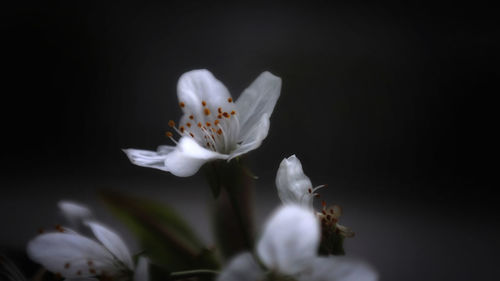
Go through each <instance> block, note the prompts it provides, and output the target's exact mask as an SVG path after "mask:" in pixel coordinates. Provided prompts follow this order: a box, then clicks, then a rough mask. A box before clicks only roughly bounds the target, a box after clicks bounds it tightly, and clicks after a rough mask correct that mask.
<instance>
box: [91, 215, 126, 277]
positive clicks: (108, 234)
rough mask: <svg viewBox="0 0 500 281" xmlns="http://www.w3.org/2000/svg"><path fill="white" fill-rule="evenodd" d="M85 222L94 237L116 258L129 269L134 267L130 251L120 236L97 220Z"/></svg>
mask: <svg viewBox="0 0 500 281" xmlns="http://www.w3.org/2000/svg"><path fill="white" fill-rule="evenodd" d="M86 224H87V225H88V226H89V227H90V229H92V232H93V233H94V235H95V237H96V238H97V239H98V240H99V241H100V242H101V243H102V244H103V245H104V247H106V249H108V250H109V251H110V252H111V253H112V254H113V255H114V256H115V257H116V258H117V259H118V260H120V261H121V262H123V263H124V264H125V265H126V266H127V267H128V268H129V269H133V268H134V262H133V261H132V256H131V255H130V251H129V249H128V248H127V246H126V245H125V242H123V240H122V238H121V237H120V236H119V235H118V234H116V233H115V232H114V231H112V230H111V229H109V228H107V227H105V226H103V225H102V224H100V223H97V222H91V221H88V222H86Z"/></svg>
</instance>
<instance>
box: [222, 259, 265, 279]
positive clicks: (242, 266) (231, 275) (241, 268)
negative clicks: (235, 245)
mask: <svg viewBox="0 0 500 281" xmlns="http://www.w3.org/2000/svg"><path fill="white" fill-rule="evenodd" d="M263 277H264V273H263V272H262V270H261V269H260V267H259V265H258V264H257V262H255V259H254V258H253V256H252V254H250V253H248V252H247V253H243V254H239V255H238V256H236V257H234V258H233V259H232V260H231V261H230V262H229V264H228V266H227V267H226V268H225V269H224V270H223V271H222V272H221V274H219V276H218V277H217V281H259V280H264V278H263Z"/></svg>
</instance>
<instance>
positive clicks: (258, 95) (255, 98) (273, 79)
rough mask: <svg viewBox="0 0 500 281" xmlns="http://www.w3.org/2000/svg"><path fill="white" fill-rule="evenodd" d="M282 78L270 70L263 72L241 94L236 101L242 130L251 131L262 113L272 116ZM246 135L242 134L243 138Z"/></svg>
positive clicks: (243, 131) (243, 132)
mask: <svg viewBox="0 0 500 281" xmlns="http://www.w3.org/2000/svg"><path fill="white" fill-rule="evenodd" d="M280 91H281V78H279V77H277V76H274V75H273V74H271V73H270V72H267V71H266V72H263V73H262V74H260V75H259V77H257V79H255V81H254V82H253V83H252V84H251V85H250V86H249V87H248V88H247V89H246V90H245V91H243V93H242V94H241V96H240V97H239V98H238V100H237V101H236V106H237V111H238V113H239V119H240V128H241V130H240V132H242V134H245V132H248V131H251V130H252V127H253V126H255V125H256V124H257V123H258V122H259V119H260V117H261V116H262V115H264V114H267V116H269V117H271V113H272V112H273V109H274V106H275V105H276V101H277V100H278V98H279V96H280ZM245 137H246V136H245V135H242V139H240V141H241V140H243V139H244V138H245Z"/></svg>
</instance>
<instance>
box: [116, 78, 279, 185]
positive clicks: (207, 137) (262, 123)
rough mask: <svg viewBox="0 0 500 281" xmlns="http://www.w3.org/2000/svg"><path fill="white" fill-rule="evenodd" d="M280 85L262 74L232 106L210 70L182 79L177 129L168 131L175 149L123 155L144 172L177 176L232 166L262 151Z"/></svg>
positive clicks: (180, 81) (179, 86) (167, 148)
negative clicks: (215, 164) (223, 163)
mask: <svg viewBox="0 0 500 281" xmlns="http://www.w3.org/2000/svg"><path fill="white" fill-rule="evenodd" d="M280 90H281V79H280V78H279V77H277V76H274V75H273V74H271V73H270V72H267V71H266V72H263V73H262V74H260V75H259V77H257V79H256V80H255V81H254V82H253V83H252V84H251V85H250V86H249V87H248V88H247V89H246V90H245V91H243V93H242V94H241V96H240V97H239V98H238V100H237V101H236V102H234V101H233V99H232V97H231V95H230V94H229V91H228V90H227V89H226V87H225V86H224V84H222V83H221V82H220V81H219V80H217V79H216V78H215V77H214V76H213V75H212V73H211V72H210V71H208V70H193V71H190V72H187V73H184V74H183V75H182V76H181V77H180V78H179V82H178V84H177V96H178V99H179V105H180V107H181V109H182V111H183V116H182V117H181V119H180V122H179V125H178V126H176V124H175V122H174V121H169V126H170V127H171V128H172V129H173V130H174V131H175V132H176V133H177V134H178V135H179V136H180V139H179V140H178V141H176V140H175V139H174V137H173V136H174V135H173V133H172V132H167V136H168V137H169V138H170V139H171V140H172V141H173V142H175V143H176V146H160V147H158V149H157V151H148V150H138V149H125V150H124V152H125V153H126V154H127V156H128V157H129V159H130V161H131V162H132V163H134V164H136V165H139V166H143V167H150V168H156V169H160V170H163V171H168V172H170V173H172V174H174V175H176V176H180V177H187V176H191V175H193V174H195V173H196V172H197V171H198V170H199V169H200V167H201V166H202V165H203V164H204V163H206V162H208V161H211V160H215V159H225V160H228V161H229V160H231V159H232V158H235V157H237V156H239V155H242V154H244V153H247V152H249V151H251V150H254V149H256V148H257V147H259V146H260V144H261V143H262V141H263V140H264V139H265V138H266V136H267V133H268V130H269V118H270V116H271V113H272V111H273V109H274V106H275V104H276V101H277V100H278V97H279V95H280Z"/></svg>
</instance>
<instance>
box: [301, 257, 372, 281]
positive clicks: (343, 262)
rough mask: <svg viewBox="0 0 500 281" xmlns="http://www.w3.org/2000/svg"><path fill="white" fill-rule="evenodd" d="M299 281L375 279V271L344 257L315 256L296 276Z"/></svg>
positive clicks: (357, 280) (369, 280) (358, 280)
mask: <svg viewBox="0 0 500 281" xmlns="http://www.w3.org/2000/svg"><path fill="white" fill-rule="evenodd" d="M297 277H298V279H299V281H311V280H314V281H375V280H378V276H377V273H376V272H375V270H374V269H373V268H372V267H370V266H369V265H367V264H365V263H363V262H361V261H358V260H354V259H350V258H345V257H328V258H319V257H318V258H315V259H314V260H311V262H310V264H309V266H308V268H307V269H305V270H304V271H303V272H302V273H301V274H299V275H298V276H297Z"/></svg>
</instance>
